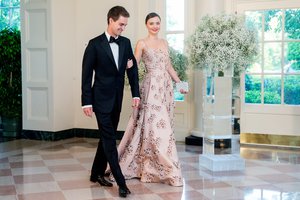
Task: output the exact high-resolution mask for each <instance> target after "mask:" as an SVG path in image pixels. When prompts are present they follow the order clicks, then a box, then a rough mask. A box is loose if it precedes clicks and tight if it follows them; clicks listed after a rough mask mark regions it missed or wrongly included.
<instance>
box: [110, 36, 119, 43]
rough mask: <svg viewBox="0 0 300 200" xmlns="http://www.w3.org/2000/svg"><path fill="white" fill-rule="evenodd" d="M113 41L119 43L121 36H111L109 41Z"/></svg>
mask: <svg viewBox="0 0 300 200" xmlns="http://www.w3.org/2000/svg"><path fill="white" fill-rule="evenodd" d="M113 42H115V43H117V44H119V42H120V38H119V37H118V38H117V39H116V38H114V37H112V36H110V38H109V43H113Z"/></svg>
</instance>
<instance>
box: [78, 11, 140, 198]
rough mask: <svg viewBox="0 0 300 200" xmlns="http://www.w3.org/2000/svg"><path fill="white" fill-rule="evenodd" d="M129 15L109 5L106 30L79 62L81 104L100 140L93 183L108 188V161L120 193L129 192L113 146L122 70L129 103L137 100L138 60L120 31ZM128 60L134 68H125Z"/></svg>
mask: <svg viewBox="0 0 300 200" xmlns="http://www.w3.org/2000/svg"><path fill="white" fill-rule="evenodd" d="M128 18H129V13H128V12H127V10H126V9H125V8H123V7H121V6H115V7H113V8H111V9H110V10H109V12H108V14H107V23H108V26H107V30H106V31H105V32H104V33H103V34H101V35H100V36H98V37H95V38H93V39H91V40H90V41H89V43H88V45H87V47H86V49H85V53H84V56H83V62H82V88H81V89H82V97H81V99H82V107H83V112H84V114H85V115H86V116H89V117H91V116H92V113H93V112H94V113H95V115H96V119H97V123H98V127H99V133H100V140H99V143H98V148H97V152H96V155H95V159H94V162H93V166H92V170H91V177H90V180H91V181H92V182H98V183H99V184H100V185H102V186H108V187H111V186H112V183H110V182H108V181H107V180H106V179H105V178H104V173H105V170H106V167H107V162H108V163H109V165H110V169H111V172H112V174H113V176H114V178H115V180H116V182H117V184H118V186H119V195H120V196H121V197H126V196H127V194H130V190H129V189H128V188H127V186H126V183H125V179H124V176H123V174H122V171H121V168H120V165H119V161H118V152H117V148H116V131H117V127H118V123H119V119H120V112H121V107H122V99H123V89H124V78H125V71H126V72H127V76H128V79H129V83H130V87H131V93H132V97H133V99H132V106H133V107H137V106H138V105H139V102H140V94H139V80H138V69H137V63H136V60H135V58H134V55H133V52H132V47H131V43H130V40H129V39H128V38H126V37H123V36H121V35H120V34H121V33H122V32H123V31H124V29H125V27H126V25H127V22H128ZM127 62H130V63H133V67H131V68H128V69H126V67H127Z"/></svg>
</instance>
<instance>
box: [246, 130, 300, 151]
mask: <svg viewBox="0 0 300 200" xmlns="http://www.w3.org/2000/svg"><path fill="white" fill-rule="evenodd" d="M240 135H241V136H240V142H241V144H248V145H251V144H252V145H265V146H282V147H297V148H299V147H300V136H291V135H274V134H261V133H241V134H240Z"/></svg>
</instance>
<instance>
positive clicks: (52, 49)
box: [21, 0, 76, 132]
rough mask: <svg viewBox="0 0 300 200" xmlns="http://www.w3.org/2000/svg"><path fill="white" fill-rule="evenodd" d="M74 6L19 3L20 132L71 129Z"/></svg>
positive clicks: (42, 0)
mask: <svg viewBox="0 0 300 200" xmlns="http://www.w3.org/2000/svg"><path fill="white" fill-rule="evenodd" d="M75 5H76V4H75V3H74V1H72V0H64V1H60V0H35V1H29V0H21V16H22V27H21V33H22V73H23V74H22V87H23V88H22V95H23V129H24V130H38V131H53V132H54V131H60V130H66V129H70V128H73V127H74V103H73V99H74V92H73V84H74V75H73V73H74V66H75V63H74V60H75V45H74V44H75V43H76V42H75Z"/></svg>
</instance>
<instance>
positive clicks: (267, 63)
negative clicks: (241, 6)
mask: <svg viewBox="0 0 300 200" xmlns="http://www.w3.org/2000/svg"><path fill="white" fill-rule="evenodd" d="M245 14H246V19H248V20H247V22H250V21H252V22H254V23H253V24H254V26H256V28H257V29H258V39H259V44H260V53H259V56H258V57H257V59H256V62H255V63H254V64H253V65H252V66H251V67H250V68H249V69H248V70H247V72H246V74H245V103H256V104H276V105H278V104H281V105H300V9H277V10H263V11H247V12H246V13H245Z"/></svg>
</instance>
